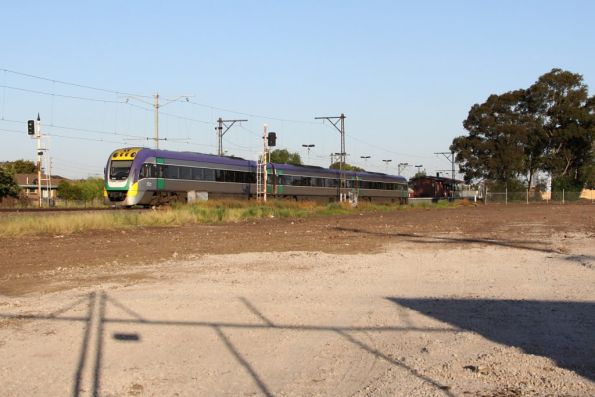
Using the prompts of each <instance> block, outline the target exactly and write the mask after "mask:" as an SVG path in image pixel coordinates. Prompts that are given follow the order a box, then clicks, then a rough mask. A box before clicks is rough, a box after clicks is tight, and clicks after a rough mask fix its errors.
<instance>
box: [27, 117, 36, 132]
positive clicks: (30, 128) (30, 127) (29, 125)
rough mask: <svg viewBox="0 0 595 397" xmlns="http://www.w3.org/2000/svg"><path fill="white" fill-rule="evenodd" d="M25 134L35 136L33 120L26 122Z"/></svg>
mask: <svg viewBox="0 0 595 397" xmlns="http://www.w3.org/2000/svg"><path fill="white" fill-rule="evenodd" d="M27 134H29V135H35V120H28V121H27Z"/></svg>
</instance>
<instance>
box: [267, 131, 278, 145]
mask: <svg viewBox="0 0 595 397" xmlns="http://www.w3.org/2000/svg"><path fill="white" fill-rule="evenodd" d="M267 140H268V145H269V146H277V134H276V133H274V132H269V135H268V136H267Z"/></svg>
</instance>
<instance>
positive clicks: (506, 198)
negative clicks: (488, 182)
mask: <svg viewBox="0 0 595 397" xmlns="http://www.w3.org/2000/svg"><path fill="white" fill-rule="evenodd" d="M504 205H508V186H506V188H504Z"/></svg>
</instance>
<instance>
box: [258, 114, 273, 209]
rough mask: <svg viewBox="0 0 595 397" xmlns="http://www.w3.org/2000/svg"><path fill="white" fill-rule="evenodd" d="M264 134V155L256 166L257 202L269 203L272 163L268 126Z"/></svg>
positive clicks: (265, 127) (265, 126)
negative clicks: (268, 179) (268, 178)
mask: <svg viewBox="0 0 595 397" xmlns="http://www.w3.org/2000/svg"><path fill="white" fill-rule="evenodd" d="M263 127H264V128H263V133H262V155H260V156H259V158H258V164H257V166H256V200H257V201H264V202H266V201H267V182H268V181H267V165H268V163H269V161H270V153H269V140H268V133H267V128H268V127H267V125H266V124H265V125H264V126H263Z"/></svg>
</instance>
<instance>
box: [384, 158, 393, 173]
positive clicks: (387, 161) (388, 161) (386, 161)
mask: <svg viewBox="0 0 595 397" xmlns="http://www.w3.org/2000/svg"><path fill="white" fill-rule="evenodd" d="M382 161H384V164H386V170H387V171H388V163H390V162H391V161H392V160H382Z"/></svg>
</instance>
